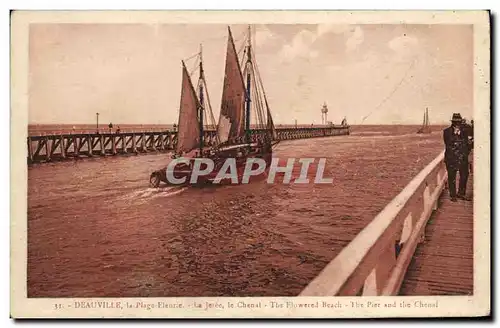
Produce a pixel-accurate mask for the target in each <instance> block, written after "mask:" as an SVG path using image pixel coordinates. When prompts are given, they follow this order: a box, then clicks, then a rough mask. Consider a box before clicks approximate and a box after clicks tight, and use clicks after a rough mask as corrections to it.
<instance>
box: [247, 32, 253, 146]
mask: <svg viewBox="0 0 500 328" xmlns="http://www.w3.org/2000/svg"><path fill="white" fill-rule="evenodd" d="M251 36H252V32H251V30H250V25H248V45H247V56H248V59H247V97H246V113H245V131H246V137H247V142H248V143H249V142H250V103H251V101H252V100H251V99H250V85H251V76H250V72H251V68H252V40H251Z"/></svg>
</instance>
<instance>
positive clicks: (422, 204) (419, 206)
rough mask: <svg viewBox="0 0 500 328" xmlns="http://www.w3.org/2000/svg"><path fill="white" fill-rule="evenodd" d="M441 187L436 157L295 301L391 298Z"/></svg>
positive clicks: (441, 163)
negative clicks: (309, 297) (335, 298)
mask: <svg viewBox="0 0 500 328" xmlns="http://www.w3.org/2000/svg"><path fill="white" fill-rule="evenodd" d="M445 181H446V167H445V164H444V152H442V153H441V154H439V156H437V157H436V158H435V159H434V160H433V161H432V162H431V163H430V164H429V165H427V167H425V168H424V169H423V170H422V171H421V172H420V173H419V174H418V175H417V176H416V177H415V178H414V179H413V180H412V181H411V182H410V183H409V184H408V185H407V186H406V187H405V188H404V189H403V191H402V192H401V193H400V194H399V195H397V196H396V197H395V198H394V199H393V200H392V201H391V202H390V203H389V204H388V205H387V206H386V207H385V208H384V209H383V210H382V212H380V213H379V214H378V215H377V216H376V217H375V218H374V219H373V221H372V222H370V223H369V224H368V225H367V226H366V227H365V228H364V229H363V230H362V231H361V232H360V233H359V234H358V235H357V236H356V237H355V238H354V239H353V240H352V241H351V243H349V244H348V245H347V247H345V248H344V249H343V250H342V251H341V252H340V254H339V255H338V256H337V257H336V258H335V259H333V260H332V261H331V262H330V263H329V264H328V265H327V266H326V267H325V268H324V269H323V271H322V272H321V273H320V274H319V275H318V276H317V277H316V278H315V279H314V280H312V281H311V283H310V284H309V285H308V286H307V287H306V288H305V289H304V290H303V291H302V292H301V294H300V296H336V295H339V296H342V295H344V296H348V295H350V296H355V295H363V296H377V295H384V296H389V295H396V294H398V292H399V289H400V287H401V283H402V282H403V279H404V276H405V273H406V271H407V269H408V265H409V264H410V261H411V259H412V257H413V255H414V253H415V249H416V247H417V245H418V243H419V242H421V241H423V240H424V237H425V236H424V233H425V226H426V224H427V222H428V220H429V218H430V216H431V214H432V212H433V210H435V209H436V208H437V202H438V199H439V196H440V195H441V193H442V191H443V189H444V186H445Z"/></svg>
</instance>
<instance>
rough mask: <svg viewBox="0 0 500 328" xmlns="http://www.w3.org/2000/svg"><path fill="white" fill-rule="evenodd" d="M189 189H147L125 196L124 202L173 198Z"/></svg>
mask: <svg viewBox="0 0 500 328" xmlns="http://www.w3.org/2000/svg"><path fill="white" fill-rule="evenodd" d="M186 189H187V187H163V188H147V189H141V190H136V191H133V192H131V193H129V194H127V195H125V196H124V197H123V198H122V200H133V199H135V200H146V199H151V198H158V197H171V196H175V195H178V194H180V193H182V192H184V191H185V190H186Z"/></svg>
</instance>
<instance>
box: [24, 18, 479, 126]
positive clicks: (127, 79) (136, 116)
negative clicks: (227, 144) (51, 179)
mask: <svg viewBox="0 0 500 328" xmlns="http://www.w3.org/2000/svg"><path fill="white" fill-rule="evenodd" d="M231 28H232V31H233V35H234V38H235V39H236V47H237V48H239V47H240V45H241V43H242V35H243V33H244V32H245V30H246V28H247V27H246V26H243V25H232V26H231ZM253 29H254V35H253V37H254V39H255V45H256V49H255V52H256V57H257V63H258V66H259V70H260V73H261V76H262V78H263V83H264V86H265V89H266V93H267V95H268V98H269V103H270V106H271V111H272V113H273V117H274V120H275V122H276V123H277V124H279V123H293V122H294V120H295V119H297V121H298V122H299V123H308V124H309V123H316V124H318V123H320V122H321V112H320V109H321V107H322V105H323V102H326V103H327V105H328V108H329V114H328V115H329V116H328V119H329V120H331V121H333V122H335V123H339V122H340V120H341V119H342V118H343V117H344V116H346V117H347V120H348V122H349V123H351V124H359V123H361V122H364V123H366V124H381V123H386V124H419V123H421V122H422V118H423V112H424V110H425V108H426V107H428V108H429V116H430V121H431V123H432V124H438V123H446V122H449V119H450V117H451V115H452V113H453V112H461V113H462V115H463V116H465V117H467V118H471V113H472V105H473V69H472V67H473V44H472V41H473V35H472V32H473V31H472V26H470V25H256V26H253ZM226 42H227V26H226V25H192V24H190V25H147V24H128V25H120V24H34V25H33V24H32V25H31V27H30V77H29V83H30V89H29V122H30V123H75V124H80V123H81V124H83V123H94V122H95V113H96V112H99V113H100V122H102V123H105V124H107V123H109V122H113V123H118V124H119V123H122V124H123V123H131V124H134V123H136V124H172V123H175V122H177V115H178V107H179V98H180V88H181V76H182V75H181V73H182V71H181V60H182V59H186V58H188V57H190V56H192V55H193V54H195V53H196V52H197V51H198V49H199V44H200V43H203V57H204V65H205V71H206V76H207V83H208V91H209V93H210V98H211V101H212V107H213V109H214V114H215V117H216V118H217V117H218V115H219V106H220V98H221V94H222V79H223V75H224V61H225V51H226ZM193 65H194V62H193V61H188V62H187V66H188V67H193ZM193 79H194V81H193V82H195V81H196V76H194V77H193Z"/></svg>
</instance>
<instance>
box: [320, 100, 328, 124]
mask: <svg viewBox="0 0 500 328" xmlns="http://www.w3.org/2000/svg"><path fill="white" fill-rule="evenodd" d="M327 122H328V107H327V106H326V102H325V103H324V104H323V107H321V124H323V125H325V124H326V123H327Z"/></svg>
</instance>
